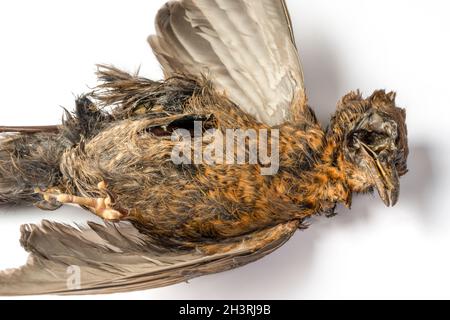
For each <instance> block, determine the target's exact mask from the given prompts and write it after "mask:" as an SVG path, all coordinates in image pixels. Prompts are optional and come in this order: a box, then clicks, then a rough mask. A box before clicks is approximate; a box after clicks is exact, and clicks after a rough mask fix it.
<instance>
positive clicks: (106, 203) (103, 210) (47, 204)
mask: <svg viewBox="0 0 450 320" xmlns="http://www.w3.org/2000/svg"><path fill="white" fill-rule="evenodd" d="M98 189H99V190H100V191H103V192H105V193H106V194H107V196H106V197H105V198H89V197H78V196H74V195H70V194H65V193H62V192H61V191H60V190H58V189H54V188H53V189H49V190H46V191H43V190H41V189H38V188H37V189H35V192H36V193H38V194H41V195H42V197H43V198H44V200H43V201H41V202H38V203H37V204H36V206H37V207H38V208H41V209H44V210H56V209H58V208H59V207H61V206H62V205H63V204H75V205H79V206H83V207H87V208H88V209H89V210H90V211H92V212H93V213H94V214H96V215H97V216H99V217H100V218H102V219H104V220H108V221H117V220H121V219H122V218H123V217H124V216H125V215H124V214H122V213H121V212H120V211H118V210H115V209H114V208H113V207H112V204H113V203H114V202H113V198H112V195H111V193H110V192H108V191H107V186H106V183H105V182H104V181H103V182H100V183H99V184H98ZM57 206H59V207H57ZM53 208H55V209H53Z"/></svg>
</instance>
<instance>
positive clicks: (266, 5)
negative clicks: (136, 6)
mask: <svg viewBox="0 0 450 320" xmlns="http://www.w3.org/2000/svg"><path fill="white" fill-rule="evenodd" d="M149 42H150V45H151V46H152V48H153V51H154V53H155V55H156V56H157V58H158V59H159V61H160V63H161V65H162V67H163V70H164V73H165V75H166V77H170V76H173V75H175V74H179V73H182V74H188V75H193V76H200V75H201V74H207V75H208V76H209V77H210V78H211V80H212V81H213V83H214V84H215V85H216V87H217V88H218V89H219V90H223V91H225V92H226V93H227V94H228V96H229V97H230V99H231V100H232V101H234V102H235V103H236V104H237V105H238V106H239V107H240V108H242V109H243V110H244V111H246V112H248V113H250V114H252V115H254V116H255V117H256V118H257V119H258V120H259V121H262V122H265V123H267V124H269V125H277V124H281V123H282V122H284V121H286V120H287V119H288V118H289V116H290V112H291V107H292V105H293V104H295V102H296V100H297V99H300V100H301V101H305V100H306V99H305V92H304V85H303V73H302V69H301V65H300V62H299V59H298V53H297V49H296V46H295V41H294V36H293V31H292V26H291V22H290V17H289V13H288V11H287V7H286V4H285V2H284V0H257V1H256V0H180V1H171V2H169V3H167V4H166V5H165V6H164V7H163V8H162V9H161V10H160V11H159V13H158V15H157V18H156V35H153V36H150V38H149Z"/></svg>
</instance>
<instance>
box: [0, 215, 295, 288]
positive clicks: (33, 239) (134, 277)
mask: <svg viewBox="0 0 450 320" xmlns="http://www.w3.org/2000/svg"><path fill="white" fill-rule="evenodd" d="M297 228H298V223H297V222H290V223H287V224H284V225H279V226H276V227H273V228H271V229H267V230H265V231H260V232H257V233H254V234H252V235H249V236H246V237H240V238H236V239H234V240H232V241H227V242H226V243H221V244H215V245H208V246H202V247H198V248H196V249H195V250H184V251H183V250H179V249H178V250H177V249H173V250H169V249H167V248H165V247H162V246H160V245H158V244H156V243H155V241H153V240H152V239H151V238H150V237H149V236H146V235H144V234H142V233H140V232H139V231H138V230H137V229H136V228H135V227H133V226H132V225H131V224H128V223H119V224H107V225H106V226H102V225H98V224H94V223H89V228H74V227H71V226H67V225H63V224H58V223H51V222H48V221H44V222H43V223H42V225H40V226H36V225H29V226H23V227H22V239H21V243H22V245H23V246H24V248H25V249H26V250H27V251H29V252H30V257H29V260H28V263H27V264H26V265H25V266H23V267H22V268H20V269H14V270H9V271H4V272H1V273H0V295H8V296H11V295H39V294H101V293H115V292H126V291H134V290H145V289H150V288H156V287H162V286H167V285H172V284H176V283H179V282H183V281H187V280H190V279H192V278H195V277H199V276H202V275H206V274H211V273H216V272H221V271H225V270H229V269H232V268H236V267H239V266H242V265H245V264H248V263H250V262H252V261H255V260H257V259H260V258H262V257H264V256H265V255H267V254H269V253H271V252H272V251H274V250H275V249H277V248H279V247H280V246H281V245H282V244H284V243H285V242H286V241H287V240H288V239H289V238H290V237H291V236H292V234H293V233H294V232H295V231H296V229H297Z"/></svg>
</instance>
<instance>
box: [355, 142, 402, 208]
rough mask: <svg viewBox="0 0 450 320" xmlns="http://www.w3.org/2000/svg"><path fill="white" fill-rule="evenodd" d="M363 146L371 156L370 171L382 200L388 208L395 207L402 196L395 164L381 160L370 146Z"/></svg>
mask: <svg viewBox="0 0 450 320" xmlns="http://www.w3.org/2000/svg"><path fill="white" fill-rule="evenodd" d="M361 145H362V146H363V149H364V151H365V152H366V153H367V155H368V156H369V159H370V160H369V165H368V169H369V172H370V175H371V176H372V178H373V179H374V181H375V186H376V188H377V190H378V194H379V195H380V198H381V199H382V200H383V202H384V204H385V205H386V206H387V207H393V206H395V205H396V204H397V201H398V197H399V194H400V180H399V177H398V172H397V169H396V167H395V164H394V163H393V162H389V161H383V160H380V159H379V158H378V155H377V154H376V153H375V152H374V151H373V150H372V149H371V148H370V147H369V146H367V145H366V144H364V143H361Z"/></svg>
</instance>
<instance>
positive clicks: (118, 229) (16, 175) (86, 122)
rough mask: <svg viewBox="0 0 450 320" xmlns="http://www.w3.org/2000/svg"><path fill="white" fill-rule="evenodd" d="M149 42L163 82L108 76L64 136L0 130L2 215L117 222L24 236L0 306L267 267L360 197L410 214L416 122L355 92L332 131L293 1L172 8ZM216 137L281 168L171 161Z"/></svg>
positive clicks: (222, 1) (49, 225) (46, 228)
mask: <svg viewBox="0 0 450 320" xmlns="http://www.w3.org/2000/svg"><path fill="white" fill-rule="evenodd" d="M149 42H150V45H151V47H152V48H153V51H154V53H155V54H156V56H157V58H158V60H159V61H160V63H161V65H162V68H163V71H164V74H165V80H162V81H152V80H149V79H145V78H142V77H140V76H139V75H137V74H129V73H126V72H123V71H120V70H118V69H116V68H114V67H111V66H99V69H98V78H99V85H98V86H97V88H95V89H94V90H93V91H92V92H90V93H88V94H86V95H83V96H82V97H80V98H79V99H77V101H76V108H75V111H74V112H72V113H69V112H66V115H65V119H64V121H63V123H62V124H61V125H58V126H49V127H0V131H1V132H6V134H5V135H4V136H3V137H2V138H1V140H0V204H3V205H35V206H37V207H39V208H41V209H44V210H56V209H58V208H59V207H61V206H62V205H65V204H75V205H78V206H81V207H83V208H85V209H87V210H90V211H91V212H92V213H94V214H96V215H98V216H100V217H101V218H103V219H105V220H106V223H105V225H99V224H95V223H89V226H88V227H72V226H68V225H63V224H59V223H53V222H49V221H44V222H42V224H41V225H25V226H22V228H21V232H22V237H21V244H22V245H23V247H24V248H25V249H26V250H27V251H28V252H30V258H29V260H28V263H27V264H26V265H25V266H23V267H21V268H20V269H16V270H10V271H4V272H2V273H0V294H2V295H28V294H97V293H113V292H123V291H130V290H142V289H149V288H155V287H161V286H167V285H171V284H175V283H179V282H182V281H187V280H189V279H192V278H195V277H198V276H202V275H206V274H211V273H216V272H221V271H225V270H229V269H232V268H236V267H239V266H242V265H245V264H247V263H250V262H253V261H255V260H257V259H260V258H262V257H264V256H265V255H267V254H269V253H271V252H273V251H274V250H276V249H277V248H279V247H280V246H281V245H283V244H284V243H285V242H286V241H287V240H288V239H289V238H290V237H291V236H292V235H293V234H294V233H295V232H296V230H298V229H299V228H306V226H307V220H308V218H310V217H311V216H313V215H317V214H326V215H330V216H331V215H333V214H334V213H335V212H334V211H335V207H336V205H337V204H339V203H343V204H345V205H346V206H348V207H350V206H351V202H352V195H353V194H355V193H366V192H371V191H372V190H376V191H377V192H378V193H379V195H380V197H381V199H382V200H383V202H384V203H385V204H386V205H387V206H393V205H395V204H396V203H397V200H398V197H399V190H400V187H399V177H400V176H402V175H404V174H406V172H407V157H408V144H407V128H406V122H405V121H406V120H405V117H406V116H405V111H404V110H403V109H400V108H398V107H397V106H396V103H395V94H394V93H386V92H384V91H376V92H375V93H373V94H372V95H371V96H370V97H367V98H363V97H362V95H361V94H360V93H359V92H351V93H349V94H347V95H346V96H344V97H343V98H342V99H341V101H339V103H338V106H337V111H336V113H335V114H334V116H333V117H332V119H331V122H330V124H329V126H328V128H327V129H326V130H324V129H323V128H322V127H321V125H320V124H319V122H318V121H317V119H316V117H315V114H314V111H313V110H312V109H311V108H310V107H309V106H308V102H307V95H306V91H305V87H304V82H303V73H302V69H301V65H300V62H299V57H298V52H297V49H296V45H295V41H294V36H293V31H292V25H291V20H290V17H289V14H288V10H287V7H286V4H285V2H284V1H283V0H262V1H261V0H258V1H257V0H254V1H252V0H232V1H230V0H216V1H210V0H181V1H172V2H169V3H167V4H166V5H165V6H164V7H163V8H162V9H161V10H160V11H159V13H158V15H157V18H156V35H153V36H151V37H150V38H149ZM199 123H200V135H199V134H198V130H197V134H195V131H196V128H197V129H198V126H197V127H196V125H197V124H199ZM211 130H213V131H214V132H218V133H221V134H222V135H223V136H226V132H227V131H228V130H244V131H245V130H247V131H248V130H254V132H264V131H265V132H268V133H269V135H270V139H268V142H269V144H270V143H272V142H276V146H277V148H273V146H274V144H270V145H271V147H268V149H270V150H266V151H270V152H268V154H269V153H271V154H272V155H273V154H275V152H277V153H278V157H277V158H276V164H277V171H276V172H274V174H272V175H265V174H263V170H264V169H265V168H266V167H267V163H265V162H263V161H257V162H256V163H249V162H244V163H238V162H239V161H232V162H233V163H227V162H217V163H214V164H206V163H202V162H201V161H200V162H199V161H197V162H194V163H184V162H183V163H176V162H175V161H173V152H174V149H175V148H177V146H179V144H180V140H178V138H177V137H179V136H177V132H184V133H186V132H187V133H194V134H193V135H191V136H190V137H189V141H190V142H192V144H191V145H190V147H189V152H190V151H191V148H192V146H197V147H199V148H200V149H201V151H202V152H204V151H206V149H207V148H208V147H209V146H208V144H206V143H205V136H208V134H209V133H211V132H212V131H211ZM174 136H175V139H174ZM250 138H251V137H250V136H247V137H244V139H243V140H242V141H244V142H248V141H249V140H250ZM275 140H276V141H275ZM233 141H235V137H233ZM258 142H260V139H258ZM260 147H261V145H260ZM244 155H245V156H246V157H247V158H248V157H250V156H251V152H250V149H249V148H245V152H244ZM228 157H229V158H230V157H231V160H237V159H238V158H239V150H236V149H235V148H234V147H233V149H232V152H231V155H230V154H228ZM194 158H195V156H194ZM191 160H192V159H191ZM197 160H198V159H197ZM228 160H230V159H228Z"/></svg>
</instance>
